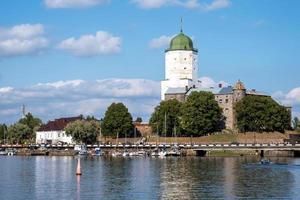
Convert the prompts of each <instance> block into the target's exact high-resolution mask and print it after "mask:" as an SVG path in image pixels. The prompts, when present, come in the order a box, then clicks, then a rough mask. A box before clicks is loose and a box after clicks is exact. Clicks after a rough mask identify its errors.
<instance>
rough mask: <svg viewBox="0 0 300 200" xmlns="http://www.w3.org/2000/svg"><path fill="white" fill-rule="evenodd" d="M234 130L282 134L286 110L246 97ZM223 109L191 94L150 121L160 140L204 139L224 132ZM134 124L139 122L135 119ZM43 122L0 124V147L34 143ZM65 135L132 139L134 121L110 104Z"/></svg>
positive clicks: (164, 105)
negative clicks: (103, 110) (193, 137)
mask: <svg viewBox="0 0 300 200" xmlns="http://www.w3.org/2000/svg"><path fill="white" fill-rule="evenodd" d="M235 116H236V125H237V127H236V128H237V129H238V130H239V131H240V132H246V131H257V132H262V131H266V132H272V131H280V132H284V130H286V129H290V128H291V127H290V125H291V116H290V113H289V112H288V110H287V109H286V108H285V107H283V106H281V105H279V104H278V103H277V102H275V101H274V100H273V99H272V98H271V97H264V96H251V95H250V96H246V97H244V98H243V99H242V100H241V101H239V102H237V103H236V104H235ZM224 120H225V118H224V116H223V113H222V109H221V108H220V107H219V105H218V103H217V102H216V101H215V99H214V95H213V94H212V93H210V92H204V91H200V92H192V93H191V94H190V95H189V96H188V97H187V99H186V101H185V102H183V103H182V102H179V101H177V100H176V99H171V100H166V101H161V102H160V104H159V105H158V106H156V107H155V109H154V112H153V113H152V114H151V117H150V121H149V123H150V126H151V127H152V130H153V133H156V134H158V135H160V136H174V135H176V136H195V137H197V136H203V135H207V134H211V133H214V132H217V131H221V130H222V129H224V128H225V124H224ZM135 121H136V122H142V119H141V118H140V117H138V118H137V119H136V120H135ZM41 125H42V120H41V119H39V118H37V117H34V116H33V115H32V114H31V113H28V114H26V116H25V117H23V118H21V119H20V120H19V121H18V122H16V123H14V124H12V125H10V126H7V125H6V124H0V141H1V142H2V143H4V142H6V143H20V144H25V143H32V142H35V134H36V130H38V128H39V127H40V126H41ZM292 128H293V129H294V130H296V131H298V132H299V133H300V121H299V119H298V118H297V117H295V118H294V120H292ZM65 131H66V134H67V135H70V136H72V137H73V139H74V140H75V141H76V142H84V143H88V144H89V143H95V142H96V140H97V137H98V136H99V135H100V133H101V134H102V136H104V137H113V138H116V137H119V138H122V137H133V136H134V133H135V131H134V124H133V118H132V115H131V114H130V112H129V111H128V108H127V107H126V106H125V105H124V104H123V103H112V104H111V105H110V106H109V107H108V108H107V110H106V112H105V115H104V118H103V119H100V120H98V119H96V118H95V117H93V116H87V117H85V118H84V117H82V120H78V121H75V122H71V123H68V125H67V126H66V127H65Z"/></svg>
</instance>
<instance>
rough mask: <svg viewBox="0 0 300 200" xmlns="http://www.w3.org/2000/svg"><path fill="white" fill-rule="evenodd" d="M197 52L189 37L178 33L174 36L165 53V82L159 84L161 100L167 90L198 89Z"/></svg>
mask: <svg viewBox="0 0 300 200" xmlns="http://www.w3.org/2000/svg"><path fill="white" fill-rule="evenodd" d="M197 55H198V50H197V49H195V48H194V47H193V41H192V40H191V38H190V37H188V36H186V35H185V34H183V32H182V29H181V31H180V33H179V34H178V35H177V36H175V37H174V38H173V39H172V40H171V42H170V47H169V48H168V49H166V51H165V80H163V81H162V82H161V100H165V93H166V92H167V90H168V89H169V88H181V90H182V89H183V88H184V89H186V88H191V87H198V78H197V72H198V66H197V62H198V61H197V57H198V56H197Z"/></svg>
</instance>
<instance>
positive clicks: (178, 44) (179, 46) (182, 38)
mask: <svg viewBox="0 0 300 200" xmlns="http://www.w3.org/2000/svg"><path fill="white" fill-rule="evenodd" d="M174 50H188V51H196V52H197V51H198V50H197V49H194V47H193V41H192V39H191V38H190V37H189V36H187V35H185V34H183V33H182V32H180V33H179V34H178V35H176V36H175V37H174V38H172V40H171V42H170V48H168V49H167V50H166V51H174Z"/></svg>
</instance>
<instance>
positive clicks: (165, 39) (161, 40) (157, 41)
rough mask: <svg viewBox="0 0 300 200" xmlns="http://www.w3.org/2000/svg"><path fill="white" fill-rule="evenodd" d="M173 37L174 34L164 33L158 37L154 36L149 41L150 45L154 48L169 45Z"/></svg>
mask: <svg viewBox="0 0 300 200" xmlns="http://www.w3.org/2000/svg"><path fill="white" fill-rule="evenodd" d="M173 37H174V36H166V35H162V36H160V37H158V38H154V39H152V40H151V41H150V42H149V46H150V48H153V49H156V48H161V47H167V46H168V45H169V44H170V41H171V39H172V38H173Z"/></svg>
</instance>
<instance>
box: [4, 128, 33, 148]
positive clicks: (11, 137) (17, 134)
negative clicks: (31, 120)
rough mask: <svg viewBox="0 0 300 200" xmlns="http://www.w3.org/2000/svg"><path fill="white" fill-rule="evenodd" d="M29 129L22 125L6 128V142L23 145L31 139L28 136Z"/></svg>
mask: <svg viewBox="0 0 300 200" xmlns="http://www.w3.org/2000/svg"><path fill="white" fill-rule="evenodd" d="M30 132H31V129H30V128H29V127H28V126H27V125H26V124H22V123H15V124H13V125H11V126H9V127H8V138H7V139H8V141H9V142H10V143H21V144H23V143H25V141H26V140H28V139H31V138H29V137H28V136H29V135H30Z"/></svg>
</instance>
